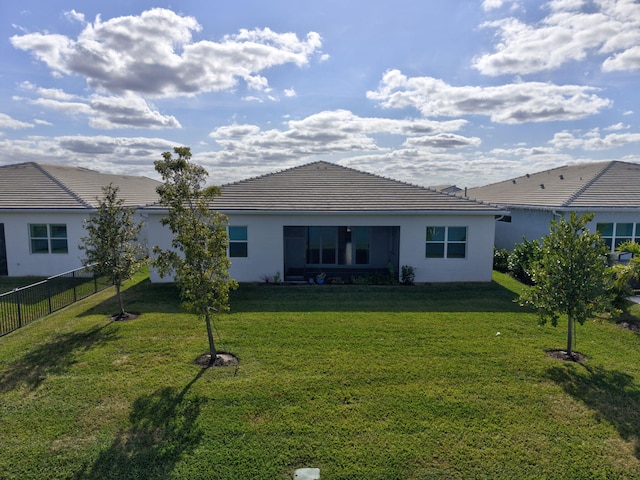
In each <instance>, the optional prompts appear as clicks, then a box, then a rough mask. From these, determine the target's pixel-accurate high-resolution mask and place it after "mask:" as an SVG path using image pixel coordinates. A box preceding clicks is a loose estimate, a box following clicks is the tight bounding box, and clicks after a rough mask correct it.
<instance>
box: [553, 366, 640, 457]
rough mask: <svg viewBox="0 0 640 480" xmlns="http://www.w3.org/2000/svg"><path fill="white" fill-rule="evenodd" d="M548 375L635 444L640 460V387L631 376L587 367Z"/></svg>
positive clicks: (563, 368) (558, 369)
mask: <svg viewBox="0 0 640 480" xmlns="http://www.w3.org/2000/svg"><path fill="white" fill-rule="evenodd" d="M548 375H549V378H551V380H553V381H554V382H556V383H557V384H558V385H560V386H561V387H562V388H563V389H564V390H565V391H566V392H567V393H568V394H569V395H571V396H572V397H574V398H576V399H578V400H580V401H581V402H583V403H584V404H585V405H586V406H587V407H589V408H590V409H592V410H594V411H595V412H596V414H597V415H598V418H599V419H602V420H604V421H607V422H609V423H610V424H611V425H613V426H614V427H615V428H616V429H617V430H618V433H619V434H620V436H621V437H622V438H623V439H624V440H626V441H630V442H634V443H635V456H636V458H638V459H640V385H638V384H637V383H636V382H635V380H634V378H633V377H632V376H631V375H628V374H626V373H623V372H618V371H607V370H605V369H604V368H601V367H592V366H589V365H584V364H581V365H562V366H557V367H553V368H551V369H549V371H548Z"/></svg>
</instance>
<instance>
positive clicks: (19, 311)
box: [15, 288, 22, 328]
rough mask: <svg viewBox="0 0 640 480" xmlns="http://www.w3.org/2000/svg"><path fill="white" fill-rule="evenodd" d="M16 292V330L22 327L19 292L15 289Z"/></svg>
mask: <svg viewBox="0 0 640 480" xmlns="http://www.w3.org/2000/svg"><path fill="white" fill-rule="evenodd" d="M15 292H16V304H17V305H18V328H21V327H22V308H20V290H18V289H17V288H16V289H15Z"/></svg>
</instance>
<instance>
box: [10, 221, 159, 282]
mask: <svg viewBox="0 0 640 480" xmlns="http://www.w3.org/2000/svg"><path fill="white" fill-rule="evenodd" d="M91 213H92V211H89V210H78V211H74V212H64V211H24V210H16V211H9V212H0V223H3V224H4V234H5V241H6V249H7V270H8V276H10V277H25V276H38V277H49V276H53V275H58V274H60V273H65V272H68V271H70V270H74V269H76V268H80V267H82V258H83V255H84V252H83V251H81V250H80V249H79V248H78V245H80V244H81V243H82V240H81V238H82V237H84V236H86V234H87V232H86V230H85V229H84V227H83V221H84V219H85V218H88V217H89V216H90V215H91ZM135 218H136V221H137V222H140V221H145V220H146V219H144V218H143V217H142V216H140V215H139V214H136V217H135ZM33 223H39V224H65V225H66V226H67V246H68V250H69V251H68V253H31V246H30V240H29V224H33ZM147 236H148V233H147V226H146V223H144V224H143V227H142V230H141V232H140V236H139V240H140V243H142V244H146V242H147Z"/></svg>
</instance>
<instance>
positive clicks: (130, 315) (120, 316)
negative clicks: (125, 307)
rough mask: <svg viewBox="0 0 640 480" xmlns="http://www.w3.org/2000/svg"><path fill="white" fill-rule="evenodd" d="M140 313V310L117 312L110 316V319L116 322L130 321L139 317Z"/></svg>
mask: <svg viewBox="0 0 640 480" xmlns="http://www.w3.org/2000/svg"><path fill="white" fill-rule="evenodd" d="M139 316H140V314H139V313H138V312H124V313H116V314H115V315H112V316H111V317H109V320H111V321H114V322H128V321H130V320H135V319H136V318H138V317H139Z"/></svg>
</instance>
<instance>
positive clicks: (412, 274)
mask: <svg viewBox="0 0 640 480" xmlns="http://www.w3.org/2000/svg"><path fill="white" fill-rule="evenodd" d="M415 279H416V271H415V268H413V267H412V266H411V265H403V266H402V270H401V273H400V281H401V282H402V284H403V285H413V282H414V281H415Z"/></svg>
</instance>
